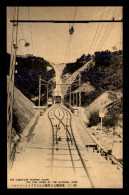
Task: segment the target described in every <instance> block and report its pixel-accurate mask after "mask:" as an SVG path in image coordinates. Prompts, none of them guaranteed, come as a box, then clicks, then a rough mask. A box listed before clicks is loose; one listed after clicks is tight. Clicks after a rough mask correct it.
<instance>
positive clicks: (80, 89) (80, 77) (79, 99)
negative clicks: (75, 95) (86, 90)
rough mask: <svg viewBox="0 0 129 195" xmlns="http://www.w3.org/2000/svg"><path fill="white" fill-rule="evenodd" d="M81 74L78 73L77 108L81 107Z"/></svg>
mask: <svg viewBox="0 0 129 195" xmlns="http://www.w3.org/2000/svg"><path fill="white" fill-rule="evenodd" d="M80 87H81V74H80V73H79V107H81V88H80Z"/></svg>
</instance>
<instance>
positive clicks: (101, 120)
mask: <svg viewBox="0 0 129 195" xmlns="http://www.w3.org/2000/svg"><path fill="white" fill-rule="evenodd" d="M102 120H103V118H102V117H101V133H102V130H103V123H102Z"/></svg>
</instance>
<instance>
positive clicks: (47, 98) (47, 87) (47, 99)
mask: <svg viewBox="0 0 129 195" xmlns="http://www.w3.org/2000/svg"><path fill="white" fill-rule="evenodd" d="M47 102H48V85H47Z"/></svg>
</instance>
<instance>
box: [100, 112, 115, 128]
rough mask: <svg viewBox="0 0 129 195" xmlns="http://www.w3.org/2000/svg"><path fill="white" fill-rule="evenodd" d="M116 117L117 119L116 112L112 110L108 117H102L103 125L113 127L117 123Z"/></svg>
mask: <svg viewBox="0 0 129 195" xmlns="http://www.w3.org/2000/svg"><path fill="white" fill-rule="evenodd" d="M118 119H119V116H118V114H116V113H115V112H112V113H111V114H110V117H109V118H104V119H103V125H104V126H105V127H114V126H116V125H117V123H118Z"/></svg>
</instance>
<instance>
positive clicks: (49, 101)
mask: <svg viewBox="0 0 129 195" xmlns="http://www.w3.org/2000/svg"><path fill="white" fill-rule="evenodd" d="M52 104H53V98H52V97H49V98H48V101H47V105H48V106H52Z"/></svg>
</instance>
